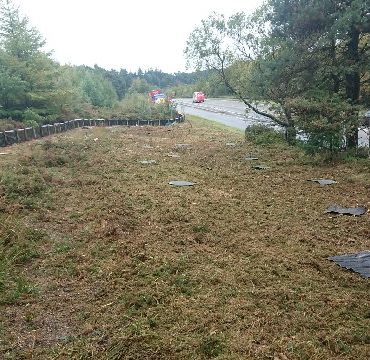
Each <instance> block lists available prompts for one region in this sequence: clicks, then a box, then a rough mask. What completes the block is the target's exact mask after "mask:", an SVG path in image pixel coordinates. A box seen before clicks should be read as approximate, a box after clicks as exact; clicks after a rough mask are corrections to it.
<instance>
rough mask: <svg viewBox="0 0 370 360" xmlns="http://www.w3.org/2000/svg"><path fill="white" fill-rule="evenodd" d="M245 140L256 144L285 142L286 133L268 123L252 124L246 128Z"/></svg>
mask: <svg viewBox="0 0 370 360" xmlns="http://www.w3.org/2000/svg"><path fill="white" fill-rule="evenodd" d="M245 140H246V141H251V142H253V143H254V144H256V145H272V144H281V143H284V134H283V133H282V132H281V131H277V130H275V129H273V128H271V127H268V126H266V125H260V124H258V125H251V126H248V127H247V128H246V129H245Z"/></svg>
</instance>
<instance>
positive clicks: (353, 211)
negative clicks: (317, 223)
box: [325, 204, 367, 216]
mask: <svg viewBox="0 0 370 360" xmlns="http://www.w3.org/2000/svg"><path fill="white" fill-rule="evenodd" d="M325 212H327V213H335V214H344V215H354V216H360V215H364V214H366V212H367V208H366V207H363V206H359V207H351V208H345V207H342V206H339V205H336V204H334V205H330V206H329V207H328V208H327V209H326V210H325Z"/></svg>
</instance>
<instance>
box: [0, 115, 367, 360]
mask: <svg viewBox="0 0 370 360" xmlns="http://www.w3.org/2000/svg"><path fill="white" fill-rule="evenodd" d="M189 118H190V122H185V123H183V124H180V125H176V126H170V127H131V128H127V127H111V128H91V129H76V130H75V131H73V132H70V133H68V134H67V133H65V134H59V135H57V136H54V137H52V138H50V139H49V140H47V141H45V140H37V141H34V142H31V143H25V144H20V145H16V146H13V147H11V148H9V151H10V152H11V154H10V155H7V156H3V157H2V158H0V174H1V179H2V180H1V182H0V209H1V214H0V216H1V219H0V220H1V227H0V238H1V251H2V255H1V257H0V264H1V265H0V271H1V275H0V276H1V278H0V286H1V287H0V291H1V299H2V300H1V304H0V306H1V324H2V326H1V327H0V334H1V342H0V354H1V355H2V357H3V358H5V359H21V358H37V359H85V358H86V359H88V358H94V359H281V360H285V359H317V360H318V359H367V358H368V349H369V345H370V337H369V331H368V329H369V326H370V314H369V306H368V305H369V300H370V299H369V283H368V281H367V280H365V279H363V278H361V277H360V276H359V275H357V274H355V273H351V272H349V271H346V270H343V269H341V268H339V267H337V266H336V265H335V264H333V263H331V262H329V261H327V260H326V258H327V257H328V256H330V255H336V254H343V253H352V252H356V251H361V250H365V249H369V238H370V236H369V235H370V234H369V215H368V214H366V215H364V216H362V217H346V216H339V217H338V216H331V215H329V214H325V209H326V207H328V206H329V205H330V204H332V203H338V204H341V205H343V206H355V205H357V204H358V205H365V206H368V207H369V205H370V203H369V199H370V187H369V179H370V166H369V163H368V162H364V161H362V162H350V163H349V162H343V163H340V162H338V163H335V164H332V163H331V164H328V163H324V164H318V165H314V164H313V163H312V162H310V159H307V158H305V155H304V154H303V153H302V152H300V150H298V149H294V148H290V147H287V146H285V145H284V144H279V143H277V144H274V146H259V145H256V144H254V143H252V142H250V141H245V140H244V134H243V133H242V132H237V131H229V129H228V128H226V127H224V126H214V123H211V122H208V121H205V120H200V119H198V118H195V117H189ZM231 143H232V144H233V145H232V146H231V145H230V144H231ZM184 144H188V145H187V146H184ZM251 154H252V155H253V156H255V157H258V158H259V159H258V160H257V162H258V163H264V164H266V165H268V167H269V168H268V169H266V170H256V169H253V168H252V165H253V164H254V162H251V161H250V160H246V159H245V157H246V156H247V157H249V156H250V155H251ZM142 160H156V163H147V164H143V163H141V161H142ZM320 177H322V178H334V179H335V180H337V181H338V183H337V184H335V185H332V186H330V187H321V186H319V185H318V184H315V183H312V182H308V181H307V180H308V179H312V178H320ZM172 180H188V181H193V182H195V183H196V185H195V186H192V187H172V186H170V185H169V184H168V182H169V181H172ZM29 203H31V206H29V205H27V204H29ZM35 229H37V230H35Z"/></svg>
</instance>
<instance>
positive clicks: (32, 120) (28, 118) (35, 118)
mask: <svg viewBox="0 0 370 360" xmlns="http://www.w3.org/2000/svg"><path fill="white" fill-rule="evenodd" d="M23 116H24V123H25V124H28V125H30V124H34V125H36V126H37V125H38V124H41V123H42V121H43V117H42V116H40V115H39V114H38V113H37V112H36V111H34V110H32V109H27V110H26V111H25V112H24V114H23ZM34 125H31V126H34Z"/></svg>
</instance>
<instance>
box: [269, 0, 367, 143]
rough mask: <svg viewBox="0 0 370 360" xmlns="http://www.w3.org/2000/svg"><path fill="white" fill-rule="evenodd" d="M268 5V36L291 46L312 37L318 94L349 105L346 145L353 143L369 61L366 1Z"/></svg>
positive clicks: (306, 0)
mask: <svg viewBox="0 0 370 360" xmlns="http://www.w3.org/2000/svg"><path fill="white" fill-rule="evenodd" d="M269 5H270V8H269V11H268V18H269V20H270V21H271V25H272V36H274V37H278V38H279V39H284V40H285V41H292V42H293V46H294V49H295V48H296V47H297V45H298V44H300V43H302V41H303V42H306V41H307V40H309V41H310V47H309V48H308V49H309V52H308V51H306V54H304V55H305V57H306V58H307V53H309V55H310V54H314V56H316V58H317V59H319V60H320V61H319V62H317V64H316V66H315V72H316V73H318V74H319V75H320V76H319V77H318V82H316V83H315V84H314V86H315V87H316V88H318V89H320V90H321V94H320V96H322V95H323V92H324V93H325V97H334V98H336V99H337V100H338V99H342V100H341V102H342V103H343V104H342V105H340V107H341V108H345V107H346V108H347V110H346V116H347V118H348V120H349V121H347V131H346V135H347V146H349V147H355V146H357V141H358V139H357V136H358V130H357V128H358V109H359V107H358V106H359V105H361V97H360V94H361V89H362V88H363V87H366V83H367V82H368V77H367V76H368V75H367V74H368V71H369V62H370V56H369V55H370V54H369V45H370V43H369V32H370V12H369V9H370V1H369V0H365V1H364V0H335V1H334V0H322V1H317V0H301V1H299V2H297V1H293V0H287V1H281V0H270V1H269ZM311 93H312V91H311ZM334 103H338V101H335V102H334ZM345 104H347V105H348V106H345ZM308 110H309V109H308ZM315 111H316V106H315V105H314V112H315Z"/></svg>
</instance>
